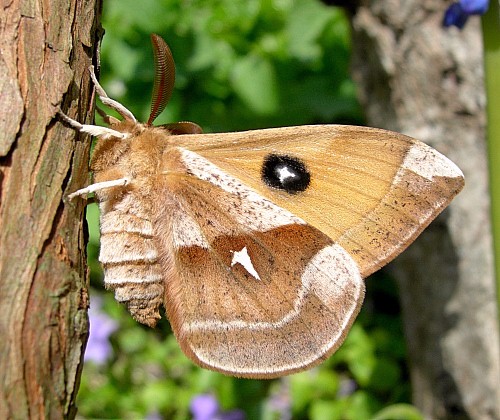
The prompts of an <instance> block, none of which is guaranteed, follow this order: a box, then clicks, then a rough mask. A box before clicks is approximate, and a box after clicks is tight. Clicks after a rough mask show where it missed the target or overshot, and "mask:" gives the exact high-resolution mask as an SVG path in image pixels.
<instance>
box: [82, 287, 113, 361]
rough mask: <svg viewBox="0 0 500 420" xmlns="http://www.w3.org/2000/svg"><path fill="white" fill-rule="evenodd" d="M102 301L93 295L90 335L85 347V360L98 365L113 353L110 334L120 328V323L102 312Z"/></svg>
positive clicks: (90, 313)
mask: <svg viewBox="0 0 500 420" xmlns="http://www.w3.org/2000/svg"><path fill="white" fill-rule="evenodd" d="M101 306H102V302H101V300H100V299H98V298H97V297H95V296H94V297H93V299H92V303H91V305H90V309H89V318H90V335H89V340H88V342H87V348H86V349H85V355H84V360H85V361H86V362H87V361H92V362H94V363H96V364H97V365H102V364H104V363H105V362H106V361H107V360H108V359H109V358H110V357H111V356H112V353H113V349H112V348H111V344H110V343H109V336H110V335H111V334H113V333H114V332H115V331H116V329H117V328H118V323H117V322H116V321H115V320H113V319H111V318H110V317H109V316H107V315H106V314H105V313H103V312H101Z"/></svg>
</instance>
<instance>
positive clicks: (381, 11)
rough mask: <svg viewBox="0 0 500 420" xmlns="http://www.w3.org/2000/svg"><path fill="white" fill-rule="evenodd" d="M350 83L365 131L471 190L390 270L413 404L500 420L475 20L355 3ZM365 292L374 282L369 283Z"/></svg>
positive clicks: (441, 413) (439, 413)
mask: <svg viewBox="0 0 500 420" xmlns="http://www.w3.org/2000/svg"><path fill="white" fill-rule="evenodd" d="M360 3H361V4H360V5H359V8H358V9H357V10H356V12H355V14H354V15H353V19H352V23H353V32H354V40H353V48H354V52H353V54H354V56H353V71H354V76H355V79H356V81H357V82H358V83H359V86H360V90H361V98H362V102H363V104H364V106H365V109H366V113H367V119H368V123H369V125H372V126H376V127H384V128H389V129H392V130H395V131H399V132H402V133H405V134H408V135H410V136H413V137H415V138H418V139H420V140H423V141H424V142H427V143H429V144H431V145H432V146H434V147H435V148H437V149H438V150H440V151H441V152H443V153H444V154H445V155H447V156H448V157H449V158H451V159H452V160H453V161H454V162H455V163H457V164H458V166H459V167H460V168H461V169H462V170H463V172H464V174H465V182H466V187H465V189H464V191H463V192H462V193H461V194H460V195H459V196H458V197H457V198H456V199H455V201H454V202H453V203H452V205H451V206H450V207H449V209H448V210H446V211H445V213H444V214H443V215H442V216H441V217H440V218H438V220H436V222H435V223H433V224H432V225H431V226H430V227H429V228H428V229H427V230H426V231H425V232H424V233H423V234H422V236H421V237H420V238H419V239H418V240H417V241H416V242H415V243H414V244H413V245H412V246H411V247H410V248H409V249H408V250H407V251H406V252H405V253H403V254H402V255H401V257H399V258H398V259H396V261H395V262H394V263H393V264H391V265H390V267H389V270H391V271H392V273H393V274H394V275H395V277H396V278H397V281H398V283H399V286H400V294H401V301H402V307H403V319H404V323H405V332H406V336H407V343H408V352H409V359H410V369H411V380H412V386H413V400H414V403H415V405H416V406H417V407H418V408H420V409H421V410H422V412H423V413H424V414H425V416H426V417H427V418H432V419H446V418H450V419H451V418H453V419H457V418H473V419H498V418H500V365H499V354H500V350H499V336H498V331H499V329H498V318H497V307H496V300H495V297H496V293H495V281H494V272H493V252H492V239H491V226H490V214H489V198H488V197H489V196H488V182H487V179H488V173H487V158H486V143H485V119H486V118H485V96H484V87H483V72H482V43H481V33H480V22H479V18H477V17H475V18H471V19H470V20H469V22H468V23H467V25H466V28H465V29H464V30H463V31H462V32H461V31H459V30H458V29H456V28H449V29H445V28H443V27H442V25H441V22H442V19H443V15H444V11H445V9H446V7H447V6H448V5H449V4H450V3H451V2H443V1H441V0H426V1H424V2H422V1H417V0H413V1H411V0H410V1H394V0H377V1H368V0H363V1H361V2H360ZM368 287H369V281H368Z"/></svg>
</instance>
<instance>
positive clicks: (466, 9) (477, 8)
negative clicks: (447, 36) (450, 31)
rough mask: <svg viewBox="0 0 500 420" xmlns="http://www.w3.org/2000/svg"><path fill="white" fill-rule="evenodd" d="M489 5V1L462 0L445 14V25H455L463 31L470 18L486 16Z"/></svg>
mask: <svg viewBox="0 0 500 420" xmlns="http://www.w3.org/2000/svg"><path fill="white" fill-rule="evenodd" d="M489 5H490V2H489V0H460V1H458V2H456V3H453V4H452V5H451V6H450V7H448V9H447V10H446V12H445V13H444V19H443V25H444V26H445V27H448V26H452V25H455V26H456V27H457V28H460V29H462V28H463V27H464V25H465V23H466V22H467V19H468V18H469V16H472V15H484V14H485V13H486V11H487V10H488V6H489Z"/></svg>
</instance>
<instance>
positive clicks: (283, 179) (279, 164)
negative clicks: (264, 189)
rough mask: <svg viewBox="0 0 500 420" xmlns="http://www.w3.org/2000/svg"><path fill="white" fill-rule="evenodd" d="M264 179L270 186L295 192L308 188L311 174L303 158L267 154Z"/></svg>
mask: <svg viewBox="0 0 500 420" xmlns="http://www.w3.org/2000/svg"><path fill="white" fill-rule="evenodd" d="M262 180H263V181H264V182H265V183H266V184H267V185H269V186H270V187H273V188H277V189H280V190H285V191H286V192H287V193H289V194H295V193H298V192H302V191H305V190H306V189H307V187H308V186H309V184H310V182H311V174H310V173H309V171H308V170H307V168H306V165H305V163H304V162H303V161H302V160H300V159H298V158H296V157H292V156H287V155H275V154H271V155H268V156H266V157H265V159H264V162H263V163H262Z"/></svg>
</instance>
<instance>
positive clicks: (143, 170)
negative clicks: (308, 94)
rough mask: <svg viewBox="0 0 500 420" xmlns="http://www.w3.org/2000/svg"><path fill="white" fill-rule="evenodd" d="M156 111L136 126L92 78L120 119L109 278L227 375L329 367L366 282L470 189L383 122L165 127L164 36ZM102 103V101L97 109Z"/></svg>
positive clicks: (107, 176)
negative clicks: (379, 125)
mask: <svg viewBox="0 0 500 420" xmlns="http://www.w3.org/2000/svg"><path fill="white" fill-rule="evenodd" d="M152 43H153V46H154V48H153V49H154V55H155V64H156V75H155V84H154V89H153V100H152V107H151V115H150V117H149V120H148V122H147V123H145V124H144V123H140V122H138V121H137V120H136V118H135V117H134V116H133V115H132V113H131V112H130V111H129V110H128V109H127V108H125V107H124V106H123V105H121V104H119V103H118V102H116V101H114V100H112V99H110V98H109V97H108V96H107V94H106V92H105V91H104V90H103V89H102V87H101V86H100V85H99V83H98V81H97V79H96V77H95V75H94V72H93V69H91V77H92V79H93V82H94V84H95V87H96V91H97V93H98V95H99V97H100V99H101V101H102V103H103V104H105V105H107V106H109V107H110V108H112V109H114V110H116V111H117V112H118V113H119V114H120V115H121V117H122V118H123V120H118V119H116V118H114V117H110V116H107V115H105V114H104V118H105V121H106V122H107V123H108V124H109V127H100V126H95V125H82V124H80V123H79V122H77V121H75V120H73V119H71V118H69V117H67V116H65V115H64V114H62V113H61V115H62V118H63V119H64V120H65V121H66V122H67V123H68V124H70V125H71V126H72V127H74V128H75V129H76V130H79V131H80V132H84V133H89V134H91V135H93V136H95V137H97V139H98V141H97V143H96V145H95V149H94V153H93V157H92V160H91V166H90V168H91V171H92V172H93V181H94V183H93V184H91V185H89V186H88V187H86V188H82V189H80V190H78V191H76V192H74V193H72V194H70V196H69V197H70V198H75V197H77V196H82V197H85V196H87V195H88V194H89V193H95V196H96V198H97V201H98V203H99V207H100V214H101V216H100V230H101V249H100V256H99V260H100V262H101V264H102V266H103V268H104V273H105V279H104V281H105V285H106V287H107V288H108V289H111V290H113V291H114V293H115V297H116V299H117V300H118V301H119V302H122V303H124V304H125V305H126V306H127V308H128V310H129V311H130V313H131V314H132V316H133V317H134V318H135V319H136V320H137V321H139V322H141V323H143V324H146V325H149V326H151V327H153V326H155V324H156V323H157V321H158V319H159V318H160V317H161V315H160V308H161V306H162V305H163V306H164V307H165V310H166V313H167V316H168V319H169V321H170V323H171V325H172V329H173V331H174V333H175V336H176V337H177V340H178V341H179V343H180V346H181V348H182V350H183V351H184V353H185V354H186V355H187V356H188V357H189V358H190V359H192V360H193V361H194V362H195V363H197V364H198V365H200V366H203V367H205V368H208V369H213V370H216V371H219V372H222V373H224V374H230V375H234V376H239V377H247V378H274V377H278V376H282V375H286V374H290V373H293V372H298V371H301V370H304V369H306V368H309V367H311V366H314V365H317V364H318V363H320V362H321V361H323V360H325V359H326V358H328V357H329V356H330V355H331V354H332V353H333V352H334V351H335V350H336V349H337V348H338V347H339V346H340V345H341V343H342V342H343V340H344V338H345V336H346V334H347V332H348V331H349V328H350V327H351V325H352V323H353V321H354V319H355V318H356V315H357V314H358V312H359V310H360V306H361V304H362V301H363V297H364V292H365V286H364V280H363V279H364V278H365V277H367V276H368V275H369V274H371V273H373V272H374V271H376V270H378V269H379V268H381V267H382V266H383V265H385V264H387V263H388V262H389V261H391V260H392V259H393V258H395V257H396V256H397V255H398V254H400V253H401V252H402V251H403V250H404V249H405V248H406V247H407V246H408V245H409V244H410V243H411V242H412V241H413V240H414V239H415V238H416V237H417V236H418V235H419V234H420V233H421V232H422V230H423V229H424V228H425V227H426V226H427V225H428V224H429V223H430V222H431V221H432V220H433V219H434V218H435V217H436V216H437V215H438V214H439V213H440V212H441V211H442V210H443V209H444V208H445V207H446V206H447V205H448V204H449V203H450V201H451V200H452V199H453V197H455V195H456V194H457V193H458V192H459V191H460V190H461V189H462V187H463V185H464V178H463V174H462V172H461V171H460V169H459V168H458V167H457V166H455V164H453V163H452V162H451V161H450V160H448V159H447V158H446V157H444V156H443V155H441V154H440V153H439V152H437V151H436V150H434V149H432V148H431V147H429V146H427V145H425V144H424V143H422V142H420V141H417V140H414V139H412V138H410V137H407V136H404V135H402V134H398V133H394V132H390V131H385V130H380V129H376V128H367V127H355V126H346V125H306V126H300V127H284V128H273V129H265V130H252V131H244V132H237V133H217V134H202V132H201V129H200V127H199V126H197V125H196V124H194V123H189V122H180V123H174V124H168V125H163V126H157V127H155V126H153V125H152V123H153V120H154V119H155V118H156V117H157V116H158V114H159V113H160V112H161V111H162V110H163V109H164V107H165V105H166V103H167V102H168V100H169V98H170V96H171V93H172V90H173V87H174V78H175V67H174V61H173V58H172V54H171V52H170V49H169V47H168V46H167V44H166V43H165V41H164V40H163V39H162V38H161V37H159V36H158V35H154V34H153V35H152ZM101 113H102V111H101Z"/></svg>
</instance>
